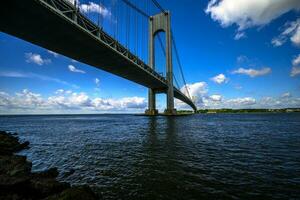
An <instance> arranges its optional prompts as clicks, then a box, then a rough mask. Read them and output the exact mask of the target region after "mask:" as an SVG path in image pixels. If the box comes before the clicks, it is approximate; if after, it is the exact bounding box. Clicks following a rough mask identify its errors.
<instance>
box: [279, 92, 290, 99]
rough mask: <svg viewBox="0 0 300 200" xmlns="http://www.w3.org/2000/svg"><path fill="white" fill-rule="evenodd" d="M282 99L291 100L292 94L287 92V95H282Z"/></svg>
mask: <svg viewBox="0 0 300 200" xmlns="http://www.w3.org/2000/svg"><path fill="white" fill-rule="evenodd" d="M281 97H282V98H290V97H292V94H291V93H289V92H286V93H283V94H282V95H281Z"/></svg>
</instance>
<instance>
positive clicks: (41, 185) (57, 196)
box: [0, 131, 101, 200]
mask: <svg viewBox="0 0 300 200" xmlns="http://www.w3.org/2000/svg"><path fill="white" fill-rule="evenodd" d="M27 148H29V142H24V143H20V142H19V138H18V137H17V135H16V134H10V133H7V132H4V131H0V200H40V199H42V200H76V199H85V200H94V199H101V198H100V197H99V196H97V195H96V194H95V193H94V192H93V191H92V190H91V188H90V187H89V186H71V185H70V184H69V183H65V182H59V181H57V180H56V177H57V176H58V174H59V172H58V170H57V168H51V169H49V170H47V171H44V172H38V173H34V172H31V167H32V163H31V162H29V161H28V160H27V158H26V156H20V155H15V153H17V152H19V151H21V150H23V149H27Z"/></svg>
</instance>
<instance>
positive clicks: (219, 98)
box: [209, 94, 222, 102]
mask: <svg viewBox="0 0 300 200" xmlns="http://www.w3.org/2000/svg"><path fill="white" fill-rule="evenodd" d="M209 98H210V99H211V100H212V101H215V102H220V101H222V96H221V95H218V94H214V95H211V96H210V97H209Z"/></svg>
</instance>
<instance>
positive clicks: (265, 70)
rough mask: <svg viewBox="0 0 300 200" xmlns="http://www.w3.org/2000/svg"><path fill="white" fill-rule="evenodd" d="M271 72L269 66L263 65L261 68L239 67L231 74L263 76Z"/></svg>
mask: <svg viewBox="0 0 300 200" xmlns="http://www.w3.org/2000/svg"><path fill="white" fill-rule="evenodd" d="M271 72H272V70H271V68H269V67H264V68H262V69H251V68H249V69H245V68H239V69H237V70H235V71H233V72H232V73H233V74H244V75H248V76H250V77H252V78H254V77H257V76H264V75H267V74H270V73H271Z"/></svg>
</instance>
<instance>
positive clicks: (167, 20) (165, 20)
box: [146, 11, 176, 115]
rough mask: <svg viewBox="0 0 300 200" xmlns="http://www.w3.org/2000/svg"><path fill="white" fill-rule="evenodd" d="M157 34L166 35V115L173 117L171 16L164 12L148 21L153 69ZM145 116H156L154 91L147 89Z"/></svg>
mask: <svg viewBox="0 0 300 200" xmlns="http://www.w3.org/2000/svg"><path fill="white" fill-rule="evenodd" d="M159 32H165V35H166V69H167V70H166V72H167V74H166V75H167V77H166V79H167V86H168V88H167V109H166V110H165V114H166V115H175V114H176V110H175V109H174V87H173V64H172V35H171V34H172V33H171V16H170V12H169V11H166V12H163V13H160V14H157V15H154V16H151V17H150V19H149V66H150V67H151V68H152V69H155V53H154V47H155V45H154V39H155V36H156V35H157V34H158V33H159ZM146 114H147V115H156V114H158V110H157V109H156V91H155V90H154V89H149V92H148V110H146Z"/></svg>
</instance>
